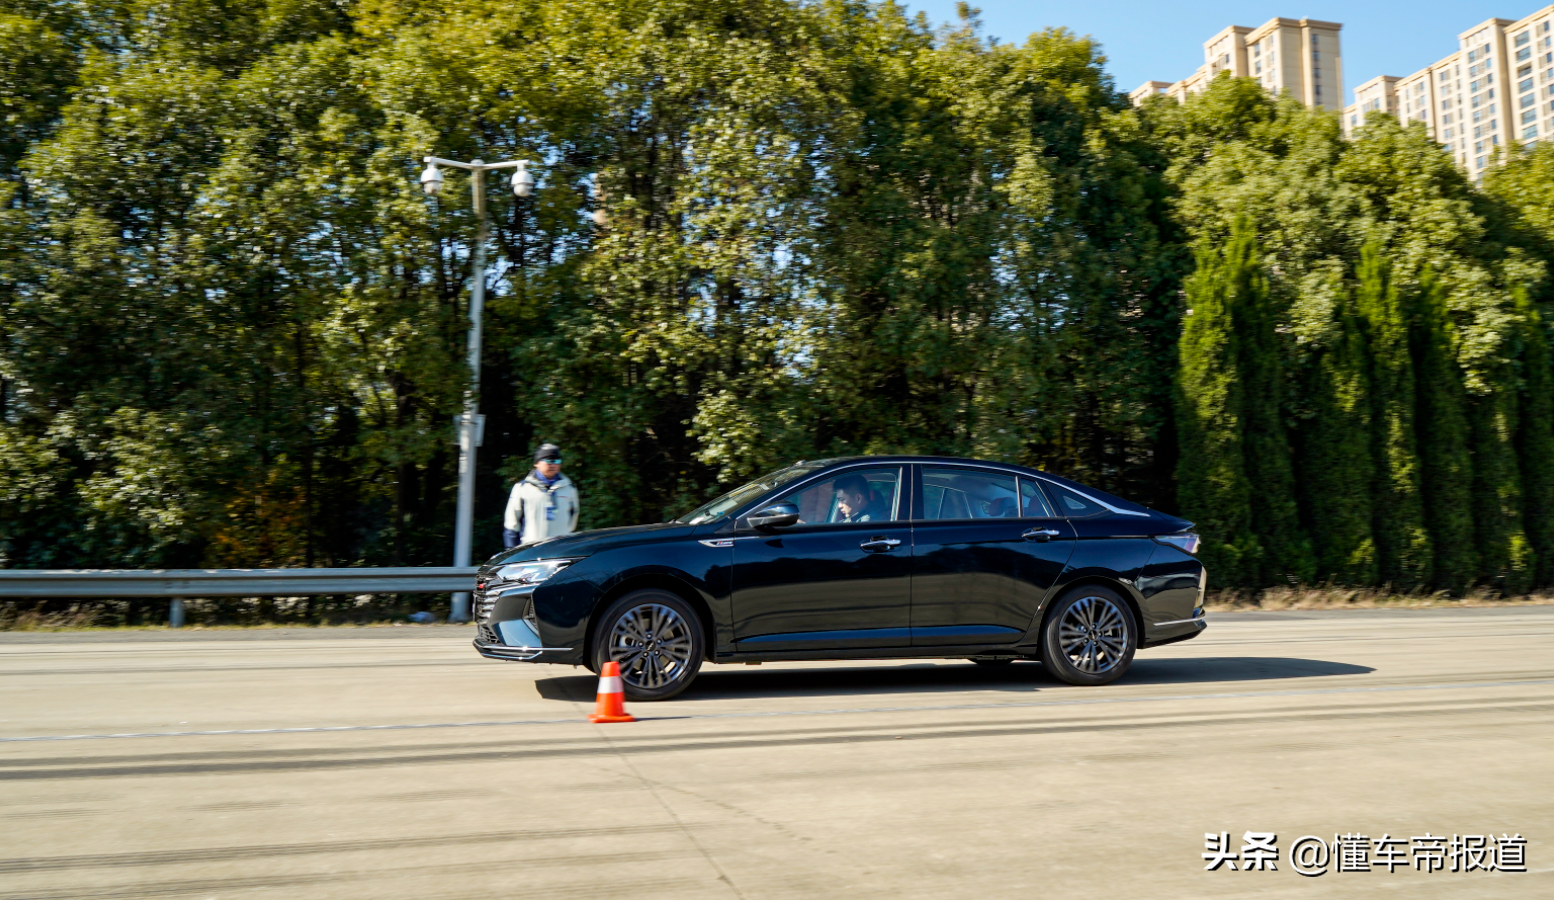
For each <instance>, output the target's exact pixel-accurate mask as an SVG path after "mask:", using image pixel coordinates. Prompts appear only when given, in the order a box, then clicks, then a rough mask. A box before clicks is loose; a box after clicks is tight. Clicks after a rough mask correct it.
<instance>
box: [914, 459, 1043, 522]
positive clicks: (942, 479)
mask: <svg viewBox="0 0 1554 900" xmlns="http://www.w3.org/2000/svg"><path fill="white" fill-rule="evenodd" d="M1019 515H1020V501H1019V494H1018V493H1016V486H1015V477H1014V476H1013V475H1003V474H1000V473H997V472H985V471H977V470H975V469H930V468H927V467H924V469H923V518H924V519H930V520H946V519H1013V518H1016V517H1018V516H1019Z"/></svg>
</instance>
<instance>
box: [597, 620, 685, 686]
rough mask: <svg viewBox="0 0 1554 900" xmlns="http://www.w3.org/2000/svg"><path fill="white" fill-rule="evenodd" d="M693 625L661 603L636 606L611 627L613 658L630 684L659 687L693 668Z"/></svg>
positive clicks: (611, 657) (622, 676)
mask: <svg viewBox="0 0 1554 900" xmlns="http://www.w3.org/2000/svg"><path fill="white" fill-rule="evenodd" d="M692 645H693V642H692V640H691V630H690V625H689V624H688V623H687V622H686V621H685V619H684V618H683V617H682V616H681V615H680V614H679V613H677V612H675V611H674V610H673V609H670V608H669V607H668V606H665V605H663V604H661V603H643V604H641V605H640V606H633V607H632V608H630V609H628V610H626V611H625V612H624V613H622V614H621V616H620V618H618V619H616V620H615V627H614V628H612V629H610V647H609V653H610V659H611V660H613V661H615V662H617V663H620V667H621V679H622V680H624V681H625V682H626V683H627V684H628V685H631V686H632V687H636V688H642V689H645V690H656V689H658V688H662V687H665V686H667V685H670V684H673V683H674V682H675V681H677V680H679V679H680V678H682V677H684V676H685V674H686V673H687V672H689V671H690V670H691V651H692V649H693V646H692Z"/></svg>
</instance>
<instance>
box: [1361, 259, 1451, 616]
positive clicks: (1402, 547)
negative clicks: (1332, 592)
mask: <svg viewBox="0 0 1554 900" xmlns="http://www.w3.org/2000/svg"><path fill="white" fill-rule="evenodd" d="M1355 275H1356V278H1357V280H1358V282H1359V287H1358V291H1357V295H1356V301H1357V302H1356V306H1357V308H1358V310H1359V313H1360V316H1361V318H1362V320H1363V321H1364V323H1365V336H1366V344H1367V349H1368V351H1369V356H1370V361H1371V366H1370V379H1369V382H1370V387H1371V393H1370V395H1371V454H1372V458H1373V459H1374V465H1375V467H1376V472H1377V484H1376V499H1375V506H1374V510H1375V514H1374V519H1373V521H1372V530H1373V532H1374V534H1375V536H1376V551H1377V561H1378V563H1379V565H1380V570H1379V575H1380V577H1381V579H1382V581H1383V582H1385V583H1388V584H1393V585H1396V586H1398V587H1400V588H1403V589H1405V590H1407V589H1411V588H1414V587H1418V586H1420V585H1424V584H1428V583H1429V581H1430V579H1431V576H1432V574H1433V573H1432V565H1433V559H1432V555H1431V554H1432V551H1431V547H1430V534H1429V532H1428V531H1427V530H1426V528H1425V521H1424V501H1423V497H1422V496H1421V487H1420V471H1419V455H1418V452H1417V446H1416V443H1415V435H1414V415H1415V409H1414V364H1413V357H1412V355H1411V353H1410V350H1409V342H1408V337H1409V334H1408V326H1409V322H1408V312H1407V310H1406V309H1405V307H1404V305H1403V300H1402V298H1401V297H1400V296H1399V295H1400V291H1399V288H1398V285H1397V282H1396V280H1395V279H1394V278H1393V275H1392V267H1391V264H1390V263H1389V261H1388V260H1387V258H1386V256H1385V254H1384V252H1383V251H1382V249H1381V247H1380V246H1379V245H1378V244H1377V243H1375V242H1371V243H1367V244H1365V245H1364V246H1363V247H1361V248H1360V264H1359V267H1358V269H1357V270H1356V272H1355Z"/></svg>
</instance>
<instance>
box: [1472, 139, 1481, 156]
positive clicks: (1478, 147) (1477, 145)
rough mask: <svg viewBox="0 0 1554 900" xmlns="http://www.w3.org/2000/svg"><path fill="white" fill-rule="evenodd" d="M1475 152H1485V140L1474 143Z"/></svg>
mask: <svg viewBox="0 0 1554 900" xmlns="http://www.w3.org/2000/svg"><path fill="white" fill-rule="evenodd" d="M1473 152H1474V153H1483V152H1484V142H1483V141H1479V142H1477V143H1475V144H1474V145H1473Z"/></svg>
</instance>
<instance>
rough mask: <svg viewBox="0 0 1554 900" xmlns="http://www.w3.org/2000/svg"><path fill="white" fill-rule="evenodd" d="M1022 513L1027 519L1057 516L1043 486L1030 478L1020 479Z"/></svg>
mask: <svg viewBox="0 0 1554 900" xmlns="http://www.w3.org/2000/svg"><path fill="white" fill-rule="evenodd" d="M1020 515H1022V516H1024V517H1025V518H1027V519H1054V518H1057V514H1056V513H1054V512H1053V511H1052V504H1050V503H1048V502H1047V498H1046V496H1045V495H1043V494H1042V492H1041V487H1040V486H1038V485H1037V484H1036V482H1034V481H1032V480H1030V479H1029V478H1021V479H1020Z"/></svg>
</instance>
